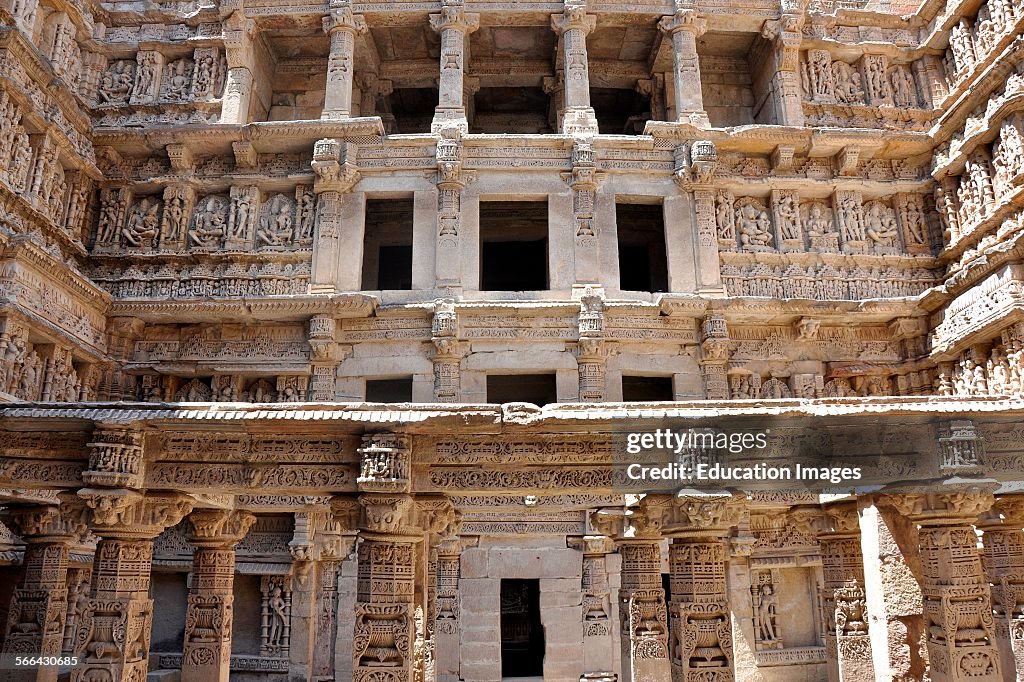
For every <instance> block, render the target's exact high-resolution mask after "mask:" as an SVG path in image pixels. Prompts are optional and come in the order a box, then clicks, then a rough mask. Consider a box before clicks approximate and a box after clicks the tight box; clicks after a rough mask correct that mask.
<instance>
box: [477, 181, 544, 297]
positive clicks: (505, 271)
mask: <svg viewBox="0 0 1024 682" xmlns="http://www.w3.org/2000/svg"><path fill="white" fill-rule="evenodd" d="M547 288H548V203H547V201H485V202H480V290H481V291H541V290H544V289H547Z"/></svg>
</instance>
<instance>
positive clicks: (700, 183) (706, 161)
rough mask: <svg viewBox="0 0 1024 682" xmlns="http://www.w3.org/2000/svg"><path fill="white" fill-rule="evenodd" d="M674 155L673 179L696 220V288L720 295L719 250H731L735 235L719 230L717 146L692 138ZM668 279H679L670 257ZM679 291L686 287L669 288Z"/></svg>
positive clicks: (676, 150)
mask: <svg viewBox="0 0 1024 682" xmlns="http://www.w3.org/2000/svg"><path fill="white" fill-rule="evenodd" d="M673 156H674V157H675V170H674V171H673V173H672V179H673V180H674V181H675V183H676V186H678V187H679V189H680V190H681V192H682V193H683V198H684V199H686V200H688V202H689V201H690V200H691V198H692V206H693V208H692V211H693V215H694V216H695V217H696V220H697V243H696V244H695V245H693V251H694V252H695V254H696V259H697V262H696V270H697V273H696V274H697V281H696V285H697V291H698V292H700V293H703V294H710V295H714V296H722V295H724V293H725V288H724V287H723V286H722V264H721V258H720V255H719V252H720V250H721V251H727V250H730V249H734V248H735V247H736V236H735V234H731V233H730V234H726V235H722V234H721V233H720V232H719V227H718V220H717V213H716V209H715V189H714V186H713V182H714V178H715V168H716V167H717V165H718V149H717V148H716V147H715V143H714V142H712V141H711V140H695V141H693V142H691V143H689V144H685V143H683V144H679V145H676V148H675V150H674V152H673ZM687 208H689V207H687ZM684 215H685V214H684ZM730 229H731V228H730ZM722 236H726V237H731V240H728V239H726V240H720V237H722ZM675 239H679V237H678V236H676V237H675ZM722 241H724V242H725V243H722ZM679 246H680V250H679V251H678V253H679V254H680V256H681V257H682V256H683V255H684V254H685V251H684V250H682V247H683V245H682V244H680V245H679ZM687 246H689V244H687ZM681 260H684V261H685V260H686V259H685V258H681ZM669 279H670V282H671V281H674V280H678V279H682V278H681V277H680V276H679V275H677V274H676V273H675V272H674V270H673V266H672V263H671V260H670V263H669ZM670 286H671V285H670ZM684 286H685V285H684ZM679 290H687V289H685V288H682V289H681V288H677V286H672V291H679Z"/></svg>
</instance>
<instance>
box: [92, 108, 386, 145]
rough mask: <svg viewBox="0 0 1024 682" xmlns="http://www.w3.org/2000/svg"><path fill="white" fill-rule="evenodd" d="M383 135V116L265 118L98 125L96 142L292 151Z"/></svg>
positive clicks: (97, 143) (98, 143)
mask: <svg viewBox="0 0 1024 682" xmlns="http://www.w3.org/2000/svg"><path fill="white" fill-rule="evenodd" d="M367 136H369V137H383V136H384V124H383V123H382V122H381V118H380V116H367V117H363V118H350V119H337V120H323V121H321V120H316V121H289V122H286V123H283V122H277V121H265V122H258V123H246V124H244V125H237V124H217V123H215V124H210V125H206V126H202V125H185V126H167V127H165V128H147V129H142V128H140V129H134V128H97V129H96V131H95V134H94V135H93V142H94V144H95V145H96V146H97V147H99V146H111V147H117V146H125V145H132V146H134V147H136V148H140V149H144V150H148V151H150V152H162V151H163V150H164V148H165V147H166V146H167V145H169V144H185V145H190V146H200V147H202V148H203V149H204V150H208V151H211V152H218V153H221V154H230V153H231V151H232V150H231V143H232V142H252V143H253V146H254V147H255V148H256V150H257V151H258V152H265V153H270V152H289V151H301V150H308V149H311V148H312V146H313V143H314V142H316V141H317V140H320V139H323V138H328V137H329V138H338V139H347V138H350V137H367Z"/></svg>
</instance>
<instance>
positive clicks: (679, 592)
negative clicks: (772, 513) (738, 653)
mask: <svg viewBox="0 0 1024 682" xmlns="http://www.w3.org/2000/svg"><path fill="white" fill-rule="evenodd" d="M742 500H743V496H742V495H740V496H733V495H728V494H723V495H714V494H709V495H689V496H676V497H673V498H671V503H670V504H669V505H668V506H667V507H666V509H665V512H666V513H665V517H664V525H663V528H662V530H663V533H664V534H665V535H668V536H671V537H672V538H673V540H672V544H671V545H669V558H668V561H669V571H670V573H671V578H670V580H671V583H670V584H671V594H672V598H671V601H670V603H669V630H670V633H671V635H670V640H669V642H670V644H669V658H670V660H671V662H672V679H673V680H674V681H675V682H704V681H708V682H726V681H729V682H731V680H733V679H734V671H733V653H732V622H731V617H730V610H729V597H728V589H727V587H726V581H725V576H726V573H725V563H726V558H727V557H728V547H727V541H728V536H729V533H730V531H731V529H732V527H733V526H735V525H737V524H738V523H739V521H740V516H741V514H742V512H743V504H742Z"/></svg>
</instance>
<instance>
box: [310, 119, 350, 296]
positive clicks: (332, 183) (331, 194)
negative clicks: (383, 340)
mask: <svg viewBox="0 0 1024 682" xmlns="http://www.w3.org/2000/svg"><path fill="white" fill-rule="evenodd" d="M312 166H313V172H314V173H316V179H315V180H314V183H313V192H314V193H315V194H316V197H317V200H316V238H315V239H314V240H313V272H312V276H311V278H310V285H309V286H310V293H314V294H317V293H320V294H322V293H334V292H335V291H336V290H338V281H339V277H340V275H341V273H340V272H339V270H340V268H339V265H340V263H339V261H340V260H341V258H342V254H341V252H342V248H341V232H342V229H341V227H342V196H343V195H344V194H345V193H346V192H348V191H349V190H351V189H352V187H353V186H354V185H355V184H356V183H357V182H359V170H358V168H357V166H356V148H355V145H353V144H351V143H343V142H342V141H340V140H335V139H332V138H325V139H322V140H317V142H316V145H314V147H313V163H312Z"/></svg>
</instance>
